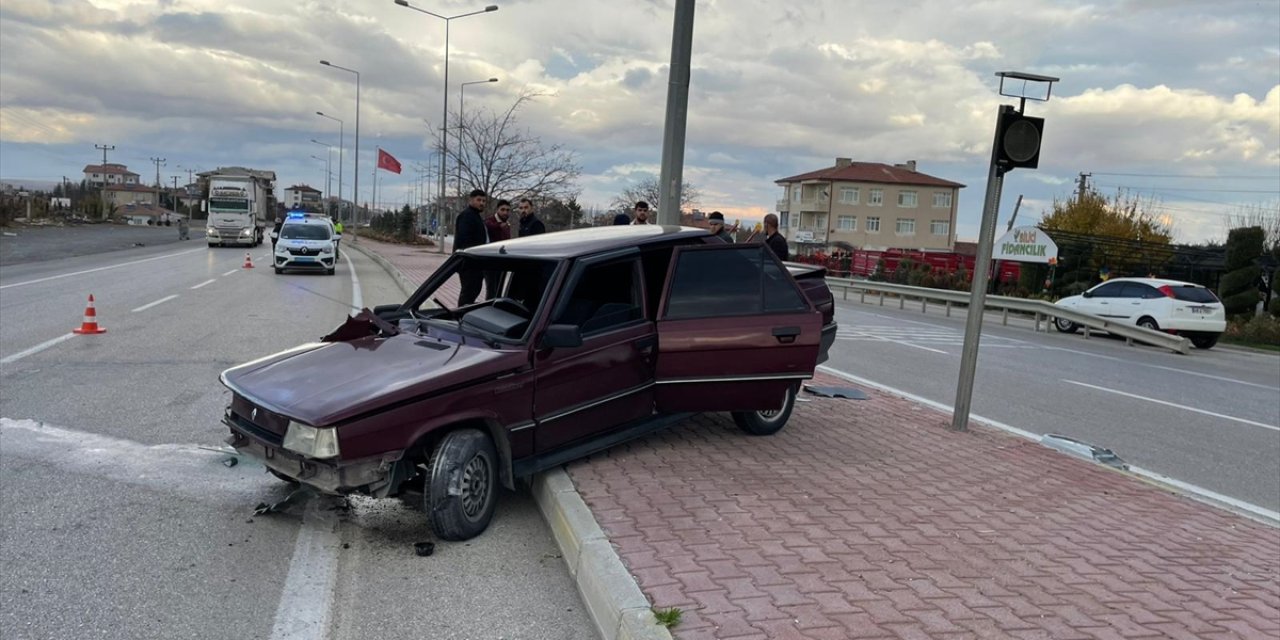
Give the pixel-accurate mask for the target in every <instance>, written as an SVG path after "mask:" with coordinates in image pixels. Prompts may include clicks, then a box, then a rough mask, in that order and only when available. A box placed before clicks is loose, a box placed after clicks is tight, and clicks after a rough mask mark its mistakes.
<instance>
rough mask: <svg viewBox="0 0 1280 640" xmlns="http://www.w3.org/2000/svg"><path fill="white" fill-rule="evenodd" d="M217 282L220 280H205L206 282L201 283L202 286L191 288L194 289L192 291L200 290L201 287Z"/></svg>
mask: <svg viewBox="0 0 1280 640" xmlns="http://www.w3.org/2000/svg"><path fill="white" fill-rule="evenodd" d="M217 281H218V279H217V278H214V279H211V280H205V281H204V282H201V283H200V284H198V285H196V286H194V287H191V288H192V289H199V288H200V287H203V286H205V285H207V284H213V283H215V282H217Z"/></svg>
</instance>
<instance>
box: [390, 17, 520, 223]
mask: <svg viewBox="0 0 1280 640" xmlns="http://www.w3.org/2000/svg"><path fill="white" fill-rule="evenodd" d="M395 3H396V4H398V5H400V6H402V7H405V8H407V9H413V10H414V11H417V12H419V13H425V14H427V15H429V16H432V17H434V18H439V19H441V20H444V110H443V112H442V113H443V114H444V115H443V122H442V123H441V125H440V162H441V171H440V203H441V206H443V204H444V187H445V179H444V176H445V172H444V168H443V167H444V162H445V159H446V158H448V157H449V23H450V22H452V21H454V20H456V19H458V18H465V17H467V16H474V15H477V14H481V13H488V12H490V11H497V10H498V5H496V4H491V5H489V6H487V7H485V8H484V9H481V10H479V11H470V12H468V13H460V14H458V15H456V16H442V15H440V14H438V13H432V12H430V11H427V10H426V9H422V8H420V7H415V6H413V5H411V4H409V1H408V0H395ZM443 217H444V216H443V214H442V215H441V218H443ZM442 237H443V236H442ZM440 245H441V247H443V246H444V242H443V241H442V242H441V243H440Z"/></svg>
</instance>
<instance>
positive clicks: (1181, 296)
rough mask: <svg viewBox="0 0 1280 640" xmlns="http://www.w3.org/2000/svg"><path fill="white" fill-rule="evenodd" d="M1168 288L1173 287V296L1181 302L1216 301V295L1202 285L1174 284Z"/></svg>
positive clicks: (1202, 302)
mask: <svg viewBox="0 0 1280 640" xmlns="http://www.w3.org/2000/svg"><path fill="white" fill-rule="evenodd" d="M1169 288H1170V289H1173V297H1174V298H1175V299H1177V300H1181V301H1183V302H1197V303H1200V304H1207V303H1212V302H1217V301H1218V296H1215V295H1213V292H1212V291H1210V290H1208V289H1206V288H1204V287H1188V286H1181V287H1176V286H1175V287H1169Z"/></svg>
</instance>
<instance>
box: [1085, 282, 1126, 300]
mask: <svg viewBox="0 0 1280 640" xmlns="http://www.w3.org/2000/svg"><path fill="white" fill-rule="evenodd" d="M1125 284H1126V283H1124V282H1108V283H1106V284H1104V285H1101V286H1099V287H1096V288H1095V289H1094V290H1093V291H1091V292H1090V294H1091V295H1092V296H1093V297H1095V298H1118V297H1120V292H1121V291H1123V290H1124V285H1125Z"/></svg>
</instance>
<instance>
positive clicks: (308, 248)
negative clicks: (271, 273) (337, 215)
mask: <svg viewBox="0 0 1280 640" xmlns="http://www.w3.org/2000/svg"><path fill="white" fill-rule="evenodd" d="M337 249H338V242H337V234H336V233H334V229H333V223H332V222H331V221H330V220H329V218H328V217H325V216H310V215H306V214H302V213H290V214H289V215H288V216H287V217H286V218H285V219H284V224H282V225H281V226H280V234H279V237H278V238H277V239H276V248H275V263H274V265H273V266H275V270H276V273H283V272H284V271H285V270H286V269H297V270H304V269H305V270H311V271H317V270H320V269H323V270H324V272H325V273H326V274H328V275H333V273H334V271H335V270H336V269H337V261H338V251H337Z"/></svg>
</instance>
